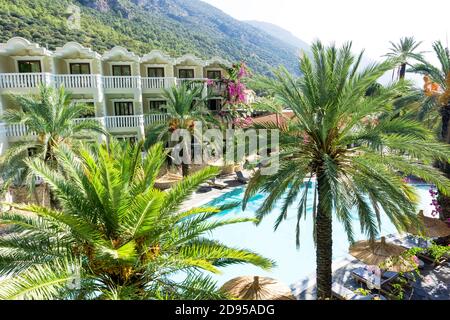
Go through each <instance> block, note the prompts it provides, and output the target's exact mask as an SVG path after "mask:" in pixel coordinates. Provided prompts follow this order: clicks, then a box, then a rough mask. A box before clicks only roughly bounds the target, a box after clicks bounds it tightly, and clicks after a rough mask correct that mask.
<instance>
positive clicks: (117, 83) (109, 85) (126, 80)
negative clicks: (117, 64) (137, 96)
mask: <svg viewBox="0 0 450 320" xmlns="http://www.w3.org/2000/svg"><path fill="white" fill-rule="evenodd" d="M139 82H140V77H137V76H131V77H128V76H106V77H103V87H104V88H105V89H123V88H126V89H131V88H139V87H140V84H139Z"/></svg>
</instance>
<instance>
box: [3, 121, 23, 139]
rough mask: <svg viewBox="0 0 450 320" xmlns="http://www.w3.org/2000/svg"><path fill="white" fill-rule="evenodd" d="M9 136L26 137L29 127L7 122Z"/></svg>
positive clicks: (7, 134)
mask: <svg viewBox="0 0 450 320" xmlns="http://www.w3.org/2000/svg"><path fill="white" fill-rule="evenodd" d="M4 126H5V128H6V130H5V131H6V136H7V137H24V136H27V135H28V128H27V127H26V126H25V125H24V124H9V125H8V124H5V125H4Z"/></svg>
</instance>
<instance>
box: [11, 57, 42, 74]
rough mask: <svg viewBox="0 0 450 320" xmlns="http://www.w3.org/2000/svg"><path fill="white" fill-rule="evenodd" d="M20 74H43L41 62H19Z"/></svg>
mask: <svg viewBox="0 0 450 320" xmlns="http://www.w3.org/2000/svg"><path fill="white" fill-rule="evenodd" d="M17 63H18V64H19V72H20V73H30V72H41V62H40V61H39V60H32V61H25V60H22V61H17Z"/></svg>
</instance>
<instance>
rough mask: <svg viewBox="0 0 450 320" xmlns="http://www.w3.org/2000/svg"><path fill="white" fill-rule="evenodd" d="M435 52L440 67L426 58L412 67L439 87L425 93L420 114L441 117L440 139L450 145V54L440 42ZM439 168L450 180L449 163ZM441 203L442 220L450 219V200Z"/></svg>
mask: <svg viewBox="0 0 450 320" xmlns="http://www.w3.org/2000/svg"><path fill="white" fill-rule="evenodd" d="M433 50H434V52H435V54H436V57H437V59H438V61H439V64H440V66H439V67H436V66H434V65H433V64H431V63H430V62H428V61H426V60H425V59H424V58H419V59H417V60H418V61H419V63H417V64H414V65H413V66H412V67H411V72H414V73H418V74H423V75H424V76H426V77H428V80H429V82H430V83H431V86H434V85H437V88H431V90H426V91H425V96H424V99H423V100H422V101H423V103H422V105H421V110H420V112H419V114H420V115H422V116H424V115H428V117H430V118H432V119H436V118H437V117H438V116H440V121H439V122H438V123H439V127H440V134H439V138H440V140H441V141H442V142H445V143H447V144H450V130H449V126H450V54H449V51H448V49H446V48H444V46H443V45H442V43H441V42H440V41H436V42H434V43H433ZM439 167H440V168H441V170H442V171H443V172H444V173H445V174H446V175H447V177H448V178H450V166H449V165H448V163H445V162H441V163H439ZM439 202H440V205H441V208H442V215H441V218H442V219H448V218H450V198H447V197H445V195H440V199H439Z"/></svg>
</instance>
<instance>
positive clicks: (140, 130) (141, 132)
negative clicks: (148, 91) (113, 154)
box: [138, 114, 145, 140]
mask: <svg viewBox="0 0 450 320" xmlns="http://www.w3.org/2000/svg"><path fill="white" fill-rule="evenodd" d="M143 139H145V124H144V115H142V114H141V115H139V128H138V140H143Z"/></svg>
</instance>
